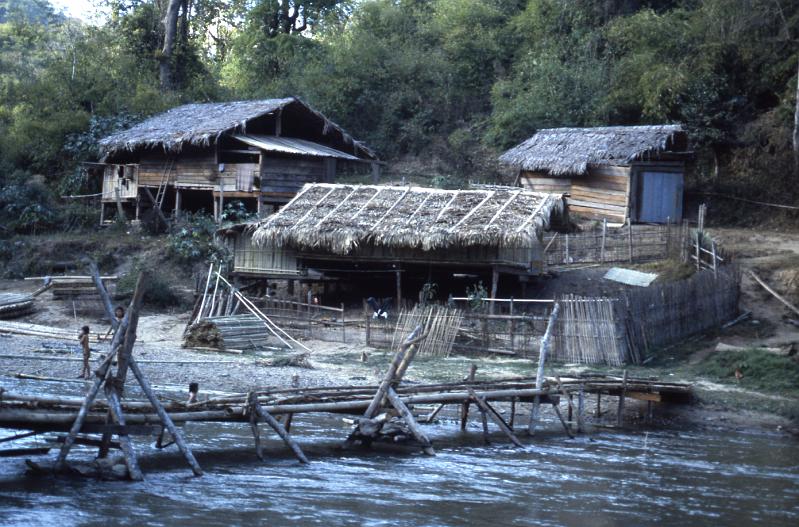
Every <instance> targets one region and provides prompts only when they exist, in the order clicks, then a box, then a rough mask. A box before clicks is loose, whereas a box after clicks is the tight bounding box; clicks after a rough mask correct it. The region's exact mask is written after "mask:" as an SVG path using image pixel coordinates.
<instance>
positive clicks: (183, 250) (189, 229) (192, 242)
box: [167, 208, 236, 265]
mask: <svg viewBox="0 0 799 527" xmlns="http://www.w3.org/2000/svg"><path fill="white" fill-rule="evenodd" d="M225 210H226V211H227V210H228V209H225ZM230 210H236V209H235V208H232V209H230ZM217 228H218V225H217V224H216V223H215V222H214V220H213V219H212V218H211V217H210V216H207V215H206V214H203V213H196V214H190V213H186V214H184V216H183V218H181V220H180V221H179V222H178V223H177V224H175V225H174V227H173V229H172V231H171V232H170V234H169V235H168V236H167V247H168V252H169V255H170V256H171V257H173V258H174V259H175V260H177V261H178V262H180V263H182V264H186V265H189V264H193V263H198V262H208V261H213V262H215V263H222V262H224V261H225V260H226V259H227V258H228V254H227V252H226V251H225V249H224V247H220V246H219V245H217V244H216V243H214V233H215V232H216V229H217Z"/></svg>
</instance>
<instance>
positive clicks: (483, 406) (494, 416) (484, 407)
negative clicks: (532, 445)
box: [469, 388, 524, 447]
mask: <svg viewBox="0 0 799 527" xmlns="http://www.w3.org/2000/svg"><path fill="white" fill-rule="evenodd" d="M469 395H471V396H472V400H474V402H475V404H477V406H479V407H480V411H481V412H482V413H483V416H485V415H486V414H487V415H488V416H489V417H490V418H491V420H492V421H494V423H496V425H497V426H498V427H499V429H500V430H502V431H503V432H504V433H505V435H506V436H508V438H509V439H510V440H511V442H512V443H513V444H514V445H516V446H518V447H523V446H524V445H522V443H521V441H519V439H518V438H517V437H516V435H515V434H514V433H513V430H511V428H510V427H509V426H508V425H507V423H505V420H504V419H502V416H500V415H499V413H498V412H497V411H496V410H495V409H494V408H493V407H492V406H491V405H490V404H488V403H487V402H486V401H485V400H484V399H482V398H481V397H478V396H477V394H476V393H475V392H474V390H473V389H472V388H469ZM484 418H485V417H484Z"/></svg>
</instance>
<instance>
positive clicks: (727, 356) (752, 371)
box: [697, 349, 799, 396]
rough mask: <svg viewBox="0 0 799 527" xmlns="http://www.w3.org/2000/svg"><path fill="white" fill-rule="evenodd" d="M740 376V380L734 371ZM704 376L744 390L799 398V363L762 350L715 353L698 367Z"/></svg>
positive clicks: (792, 358)
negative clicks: (739, 373) (735, 385)
mask: <svg viewBox="0 0 799 527" xmlns="http://www.w3.org/2000/svg"><path fill="white" fill-rule="evenodd" d="M736 370H738V371H740V372H741V375H743V377H741V379H740V380H737V379H736V378H735V371H736ZM697 372H698V373H699V374H701V375H702V376H704V377H706V378H708V379H711V380H714V381H718V382H723V383H736V384H737V385H738V386H740V387H741V388H745V389H751V390H760V391H764V392H769V393H774V394H785V395H793V396H799V360H797V358H796V357H786V356H780V355H776V354H774V353H770V352H768V351H764V350H759V349H750V350H745V351H733V352H724V353H714V354H712V355H710V356H708V357H707V358H706V359H705V360H703V361H702V362H701V363H700V364H699V365H698V366H697Z"/></svg>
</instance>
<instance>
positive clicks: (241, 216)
mask: <svg viewBox="0 0 799 527" xmlns="http://www.w3.org/2000/svg"><path fill="white" fill-rule="evenodd" d="M257 216H258V214H257V213H255V212H250V211H248V210H247V207H246V205H244V202H243V201H241V200H240V199H237V200H233V201H230V202H228V203H225V208H224V210H223V211H222V221H229V222H232V223H242V222H245V221H249V220H251V219H253V218H255V217H257Z"/></svg>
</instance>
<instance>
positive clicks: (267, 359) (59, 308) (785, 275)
mask: <svg viewBox="0 0 799 527" xmlns="http://www.w3.org/2000/svg"><path fill="white" fill-rule="evenodd" d="M711 233H712V235H713V236H714V237H715V238H716V239H717V240H718V241H719V242H720V243H721V245H722V246H723V247H724V249H725V250H726V251H727V252H728V253H729V254H732V255H733V257H734V259H735V261H736V262H737V264H738V265H739V266H740V268H741V269H742V272H743V280H742V291H741V303H740V306H741V310H742V311H751V312H752V318H751V319H750V320H748V321H745V322H743V323H740V324H738V325H736V326H734V327H732V328H729V329H728V330H724V331H721V332H719V333H718V334H717V335H715V336H714V337H713V338H704V339H702V340H701V341H700V342H699V344H698V345H697V346H695V347H696V349H695V350H694V351H693V352H692V353H693V355H692V356H691V357H690V359H689V360H693V361H698V360H701V359H702V358H704V357H707V356H708V355H709V354H712V353H716V352H715V345H716V344H717V343H718V342H724V343H726V344H732V345H736V346H743V347H752V346H770V347H780V346H790V345H797V343H799V327H797V326H794V325H792V324H790V323H788V322H786V319H788V318H797V319H799V316H796V315H795V314H793V313H792V312H791V311H790V310H788V309H787V308H786V307H784V306H783V305H782V304H781V303H779V302H778V301H777V300H776V299H774V298H773V297H772V296H771V295H769V294H768V293H767V292H766V291H764V290H763V289H762V288H761V287H760V286H759V285H758V284H757V283H756V282H755V281H754V280H753V279H752V278H751V276H749V274H748V271H749V270H755V271H756V272H757V273H758V274H759V275H760V276H761V277H762V278H763V279H764V280H766V281H767V282H768V283H769V284H771V285H772V287H774V288H775V289H777V290H778V291H779V292H780V293H781V294H784V295H785V296H786V297H787V298H789V299H791V300H792V301H794V302H797V303H799V279H797V278H795V276H796V273H797V270H799V233H777V232H762V231H754V230H749V229H712V230H711ZM604 272H605V268H584V269H581V270H576V271H562V272H560V273H558V275H557V279H556V280H549V281H544V282H542V288H541V289H540V290H539V291H538V294H539V296H542V297H551V295H552V294H553V293H554V292H556V289H557V290H559V291H563V290H564V289H566V290H571V291H572V292H575V293H578V294H580V293H589V292H590V293H592V294H596V293H597V292H601V293H607V294H610V293H612V291H613V290H615V289H617V288H618V287H625V286H619V285H617V284H613V283H608V281H606V280H603V279H602V278H601V276H602V275H603V274H604ZM38 285H39V284H38V283H36V282H33V281H21V280H3V281H0V291H20V292H21V291H33V290H35V289H36V288H37V287H38ZM559 291H558V292H559ZM36 305H37V311H36V312H35V313H33V314H31V315H29V316H27V317H24V318H23V319H21V320H19V321H21V322H29V323H34V324H42V325H47V326H51V327H56V328H60V329H64V330H67V331H74V332H75V334H76V337H77V331H78V328H80V327H81V326H83V325H89V326H91V327H92V328H93V331H96V330H102V331H103V332H104V331H105V329H106V328H107V327H108V326H107V325H106V324H105V322H104V321H103V320H102V316H101V312H100V311H95V313H94V314H86V313H80V312H77V313H76V312H75V311H73V308H72V306H71V305H69V304H68V303H67V302H63V301H55V300H52V299H51V297H50V293H44V294H43V295H41V296H40V297H39V299H37V302H36ZM188 316H189V314H188V311H184V310H177V309H176V310H172V311H159V312H153V311H150V310H148V309H147V308H145V309H144V313H143V316H142V317H141V319H140V322H139V331H138V340H137V345H136V349H135V353H136V356H137V357H138V359H139V361H140V363H141V366H142V369H143V370H144V371H145V373H146V374H147V375H148V376H149V378H150V381H151V382H152V383H153V384H154V385H156V386H157V387H158V388H159V389H160V390H162V391H163V392H164V393H171V394H172V395H171V396H173V397H182V395H183V394H184V393H185V391H186V387H187V386H188V383H189V382H199V383H200V386H201V393H205V394H214V393H220V392H227V393H230V392H235V393H241V392H246V391H247V390H250V389H253V388H264V387H269V386H292V385H293V386H299V387H302V386H321V385H331V384H375V383H376V382H377V380H378V379H379V378H380V375H381V372H382V371H383V370H384V369H385V367H386V366H387V364H388V361H389V354H388V353H386V352H383V351H379V350H375V349H370V348H365V347H364V346H363V345H362V344H343V343H331V342H322V341H308V342H306V345H307V346H308V347H309V348H311V350H312V352H311V353H310V354H309V363H310V366H311V368H300V367H294V366H279V367H278V366H272V365H270V364H274V363H275V362H276V361H279V360H280V358H281V357H280V356H279V355H280V354H275V353H259V354H256V355H253V354H247V355H234V354H224V353H217V352H198V351H193V350H187V349H184V348H182V347H181V344H182V333H183V330H184V328H185V325H186V323H187V321H188ZM48 344H54V341H48V340H47V339H43V338H41V337H28V336H18V335H13V336H9V335H4V336H2V337H0V350H2V351H0V353H2V354H4V355H26V356H28V357H30V358H25V359H7V358H3V359H0V385H2V383H3V381H2V377H3V376H13V375H15V374H17V373H26V374H31V375H39V376H43V377H52V378H60V379H69V380H70V382H73V383H81V382H84V381H81V380H79V379H76V377H77V374H78V373H79V371H80V363H79V362H78V361H74V360H73V361H59V360H40V359H39V358H38V357H54V356H55V357H61V358H63V357H66V358H73V359H77V358H78V357H79V356H80V355H79V353H78V350H77V338H76V340H75V342H74V352H71V353H62V354H53V353H43V352H41V351H40V350H41V349H42V348H43V347H46V346H47V345H48ZM95 348H96V356H95V359H96V360H97V358H99V357H100V356H101V354H102V353H104V352H105V351H106V348H107V344H99V345H96V346H95ZM364 352H365V354H364ZM148 361H176V362H175V363H170V364H165V363H151V362H148ZM197 361H204V362H203V363H197ZM471 363H476V364H477V365H478V367H479V369H478V378H480V377H483V378H486V377H495V378H496V377H503V376H512V375H531V374H532V373H533V365H532V364H531V363H530V362H529V359H517V358H505V357H501V358H497V357H452V358H447V359H434V358H419V359H417V360H416V361H415V362H414V366H413V367H412V368H411V370H409V376H408V381H409V382H416V381H419V382H421V381H429V382H439V381H447V380H456V379H460V378H462V377H463V375H464V374H465V372H466V371H467V370H468V367H469V365H470V364H471ZM667 371H668V370H664V369H660V370H658V371H657V372H655V371H653V372H651V373H649V374H650V375H651V374H654V373H658V374H663V373H665V372H667ZM548 373H551V372H548ZM641 373H646V369H641V370H640V371H638V372H637V374H641ZM665 374H666V375H668V373H665ZM669 380H677V379H676V378H675V377H669ZM683 380H686V381H695V380H696V379H683ZM696 381H697V387H698V388H701V389H702V390H704V391H716V392H718V393H726V392H729V391H741V390H743V389H742V388H739V387H736V386H734V385H726V384H725V385H722V384H718V383H712V382H709V381H704V380H696ZM57 386H58V384H57V383H52V385H50V387H48V390H49V391H57V388H56V387H57ZM752 397H764V398H766V399H767V398H769V397H778V396H771V395H768V394H759V393H756V392H753V394H752ZM679 412H680V415H681V416H682V419H684V420H688V421H689V422H692V423H712V424H713V425H723V424H725V423H726V424H729V425H731V426H736V427H739V426H765V427H768V428H772V429H773V428H775V427H781V428H786V429H791V428H792V427H794V426H795V425H792V424H791V423H790V422H789V421H787V420H785V419H783V418H780V417H777V416H773V415H769V414H765V413H763V412H747V411H736V410H730V409H725V408H723V407H720V406H714V405H712V404H700V405H697V406H694V407H692V408H690V409H680V410H679Z"/></svg>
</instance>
